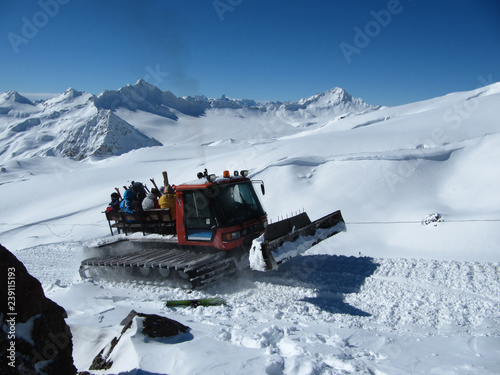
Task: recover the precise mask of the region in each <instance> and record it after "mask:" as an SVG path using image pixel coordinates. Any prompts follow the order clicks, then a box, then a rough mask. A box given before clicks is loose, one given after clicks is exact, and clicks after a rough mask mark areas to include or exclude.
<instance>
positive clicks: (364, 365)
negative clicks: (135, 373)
mask: <svg viewBox="0 0 500 375" xmlns="http://www.w3.org/2000/svg"><path fill="white" fill-rule="evenodd" d="M15 255H16V256H17V257H18V258H19V259H20V260H21V261H23V262H24V263H25V265H26V267H27V268H28V270H29V272H30V273H32V274H33V275H34V276H35V277H37V278H39V279H40V281H41V282H42V284H43V286H44V289H45V291H46V293H47V295H48V296H49V298H52V299H53V300H54V301H56V302H57V303H59V304H61V305H62V306H63V307H64V308H65V309H66V310H67V311H68V314H69V318H68V323H69V324H70V326H71V328H72V331H73V334H74V353H75V364H76V365H77V367H78V368H79V370H82V371H83V370H86V369H87V368H88V364H89V363H90V361H91V360H92V355H95V354H96V353H95V354H94V353H93V352H92V350H87V349H86V348H89V347H92V348H93V350H94V351H98V350H99V349H100V348H101V347H102V346H103V345H104V338H106V337H107V336H109V335H108V334H107V333H106V332H108V331H109V330H111V331H113V330H116V326H117V325H118V324H119V322H120V321H121V319H123V318H124V317H125V315H126V314H127V313H128V312H129V311H130V310H131V309H135V310H136V311H141V312H147V313H158V314H161V315H165V316H168V317H170V318H172V319H175V320H178V321H180V322H181V323H183V324H186V325H188V326H190V327H191V328H192V331H191V333H192V335H193V339H192V340H188V341H185V342H179V343H176V344H175V345H173V344H171V343H161V342H160V343H159V342H149V343H146V342H145V341H144V340H142V339H138V338H137V337H136V336H134V337H133V338H131V343H130V345H133V346H134V347H135V349H134V351H136V352H138V353H139V354H140V353H143V352H144V353H147V356H146V354H144V356H143V357H142V360H141V361H139V362H138V360H137V358H135V357H134V359H133V360H131V361H130V363H129V362H126V358H127V356H125V355H124V356H122V357H123V359H122V360H121V362H119V361H118V362H117V363H115V365H116V368H115V366H114V367H112V368H111V369H110V370H109V371H108V373H115V372H116V370H117V369H120V371H125V370H127V369H128V370H133V369H135V368H140V369H142V370H144V371H148V372H150V373H151V374H163V373H175V374H193V373H198V374H204V373H248V374H257V373H259V374H262V373H266V374H272V375H275V374H342V373H359V374H423V373H426V374H497V373H499V372H500V360H499V358H500V264H499V263H478V262H458V261H437V260H416V259H373V258H369V257H347V256H337V255H307V256H301V257H297V258H294V259H293V260H291V261H289V262H287V263H286V264H284V265H283V266H282V267H281V268H280V270H279V271H277V272H271V273H258V272H251V271H248V272H243V273H242V274H240V276H239V277H238V278H237V279H233V280H232V281H231V282H230V283H225V284H220V285H216V286H214V287H211V288H210V289H208V290H205V291H194V292H192V293H188V292H187V291H184V290H181V289H171V288H164V287H159V286H155V285H145V284H119V283H104V284H92V283H84V282H82V281H80V280H79V279H78V274H77V271H78V265H79V262H80V259H81V250H80V244H78V243H74V244H51V245H44V246H37V247H34V248H29V249H24V250H20V251H17V252H15ZM215 295H216V296H222V297H224V298H225V299H226V300H227V302H228V305H227V306H219V307H209V308H205V307H198V308H196V309H190V308H187V309H186V308H176V309H168V308H166V307H165V304H164V302H165V301H166V300H168V299H180V298H200V297H205V296H207V297H211V296H215ZM108 333H109V332H108ZM99 340H103V341H102V342H101V341H99ZM146 341H147V340H146ZM90 342H92V345H90ZM179 358H182V359H183V360H179ZM100 373H101V372H100ZM104 373H106V372H104Z"/></svg>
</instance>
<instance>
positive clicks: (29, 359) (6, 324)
mask: <svg viewBox="0 0 500 375" xmlns="http://www.w3.org/2000/svg"><path fill="white" fill-rule="evenodd" d="M0 270H1V272H0V274H1V275H2V278H1V279H0V296H1V300H2V307H1V310H0V316H1V317H2V321H1V324H2V329H0V348H1V352H2V360H1V361H0V373H2V374H4V375H8V374H67V375H69V374H76V368H75V366H74V365H73V357H72V350H73V344H72V335H71V332H70V329H69V327H68V325H67V324H66V322H65V320H64V319H65V318H67V315H66V311H65V310H64V309H63V308H62V307H61V306H59V305H57V304H56V303H55V302H53V301H51V300H50V299H48V298H46V297H45V294H44V292H43V289H42V285H41V284H40V282H39V281H38V280H37V279H35V278H34V277H33V276H31V275H30V274H29V273H28V271H27V270H26V268H25V266H24V265H23V263H21V262H20V261H19V260H18V259H17V258H16V257H15V256H14V255H13V254H12V253H11V252H9V251H8V250H7V249H5V248H4V247H3V246H1V245H0ZM3 301H6V302H7V303H4V302H3ZM6 353H8V355H6ZM5 359H7V360H5Z"/></svg>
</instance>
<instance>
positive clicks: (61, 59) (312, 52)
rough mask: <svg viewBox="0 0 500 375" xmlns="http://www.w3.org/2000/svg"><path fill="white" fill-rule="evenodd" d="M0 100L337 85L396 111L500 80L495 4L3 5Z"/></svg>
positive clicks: (281, 92)
mask: <svg viewBox="0 0 500 375" xmlns="http://www.w3.org/2000/svg"><path fill="white" fill-rule="evenodd" d="M1 7H2V9H1V12H0V51H1V53H0V64H1V65H0V66H1V69H0V92H4V91H8V90H16V91H18V92H22V93H34V92H42V93H60V92H63V91H64V90H66V89H67V88H68V87H73V88H75V89H77V90H81V91H87V92H90V93H93V94H98V93H100V92H101V91H103V90H105V89H113V90H116V89H118V88H120V87H122V86H124V85H126V84H129V83H130V84H133V83H135V82H136V81H137V80H138V79H140V78H144V79H146V80H147V81H148V82H150V83H152V84H154V85H156V86H158V87H159V88H160V89H162V90H170V91H172V92H173V93H174V94H175V95H177V96H184V95H206V96H208V97H220V96H221V95H223V94H225V95H227V96H229V97H234V98H249V99H256V100H281V101H285V100H298V99H300V98H304V97H308V96H311V95H314V94H316V93H319V92H323V91H326V90H328V89H330V88H333V87H336V86H339V87H342V88H344V89H346V90H347V91H348V92H350V93H351V94H352V95H354V96H355V97H361V98H363V99H364V100H365V101H366V102H368V103H370V104H381V105H398V104H405V103H410V102H414V101H418V100H423V99H429V98H432V97H436V96H440V95H444V94H447V93H450V92H455V91H464V90H471V89H475V88H477V87H479V86H482V85H484V84H486V83H487V82H490V83H493V82H498V81H500V22H499V20H500V2H498V1H497V0H491V1H486V0H468V1H464V0H440V1H435V0H413V1H412V0H385V1H360V0H338V1H327V0H325V1H319V0H311V1H298V0H288V1H263V0H203V1H202V0H196V1H195V0H182V1H181V0H179V1H177V0H175V1H168V0H164V1H125V0H123V1H117V0H102V1H96V0H85V1H83V0H39V1H38V0H37V1H34V0H33V1H23V0H19V1H8V2H3V3H2V5H1Z"/></svg>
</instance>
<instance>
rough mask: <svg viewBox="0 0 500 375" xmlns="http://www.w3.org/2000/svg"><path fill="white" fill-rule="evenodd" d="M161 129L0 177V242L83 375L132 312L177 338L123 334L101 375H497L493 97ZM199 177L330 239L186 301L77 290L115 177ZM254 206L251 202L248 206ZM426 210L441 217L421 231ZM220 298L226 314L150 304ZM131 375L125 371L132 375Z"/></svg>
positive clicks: (128, 287)
mask: <svg viewBox="0 0 500 375" xmlns="http://www.w3.org/2000/svg"><path fill="white" fill-rule="evenodd" d="M172 112H173V113H174V114H175V115H176V116H177V117H178V120H177V121H174V120H171V119H165V118H164V117H160V116H157V115H153V114H151V113H146V112H141V111H135V112H133V111H131V110H129V109H123V108H122V109H118V110H117V111H116V114H117V115H118V116H119V117H120V118H122V119H124V120H125V121H126V122H127V123H129V124H131V125H133V126H134V127H135V128H136V129H137V130H139V131H140V132H142V133H144V134H145V135H147V136H148V137H151V138H152V137H154V138H155V139H157V140H158V141H160V142H161V143H162V144H163V145H164V146H162V147H150V148H141V149H138V150H134V151H130V152H128V153H126V154H123V155H120V156H114V157H109V158H91V159H86V160H83V161H79V162H77V161H73V160H70V159H63V158H60V157H47V156H45V157H41V156H35V157H30V158H27V157H13V158H10V159H5V158H4V159H2V162H1V165H0V167H2V172H0V196H2V210H1V212H0V224H1V226H0V230H1V232H0V241H1V243H2V244H3V245H4V246H6V247H7V248H8V249H10V250H11V251H13V252H14V253H15V255H16V256H18V257H19V259H20V260H21V261H23V262H24V263H25V264H26V266H27V268H28V270H29V271H30V272H31V273H32V274H33V275H34V276H35V277H37V278H39V279H40V280H41V281H42V283H43V286H44V290H45V291H46V293H47V295H48V296H49V298H51V299H53V300H54V301H56V302H57V303H59V304H60V305H61V306H63V307H64V308H65V309H66V310H67V311H68V315H69V317H68V319H67V322H68V324H69V325H70V326H71V329H72V332H73V336H74V338H73V340H74V357H75V364H76V366H77V367H78V369H79V370H81V371H83V370H87V369H88V366H89V365H90V362H91V361H92V358H93V356H95V354H97V352H99V351H100V349H101V348H102V347H103V346H104V345H105V340H106V339H109V337H111V336H113V335H114V334H115V333H116V331H117V330H120V328H119V326H118V324H119V322H120V321H121V320H122V319H123V318H124V317H125V316H126V315H127V314H128V312H129V311H130V310H131V309H135V310H136V311H140V312H145V313H157V314H161V315H165V316H168V317H170V318H172V319H175V320H178V321H179V322H181V323H183V324H185V325H188V326H190V327H191V328H192V330H191V336H189V337H184V338H182V337H181V338H179V340H178V341H179V342H176V343H173V342H158V341H154V340H146V339H145V338H144V337H143V336H142V334H140V333H139V332H137V333H135V334H131V335H130V337H128V338H127V340H126V342H125V343H124V345H123V347H122V350H120V352H119V353H118V354H117V357H116V358H115V364H114V365H113V367H112V368H111V369H110V370H109V371H107V372H99V373H109V374H117V373H131V372H132V371H133V370H135V369H140V370H142V371H143V373H145V374H166V373H169V374H194V373H200V374H205V373H206V374H213V373H235V374H272V375H275V374H341V373H360V374H364V373H373V374H424V373H425V374H497V373H499V372H500V360H499V358H500V313H499V312H500V255H499V254H500V253H499V252H498V248H499V244H500V194H499V193H498V192H499V191H500V163H499V161H500V134H499V132H500V124H499V120H498V119H499V118H500V84H493V85H490V86H486V87H482V88H479V89H477V90H473V91H469V92H462V93H454V94H449V95H447V96H444V97H441V98H435V99H432V100H428V101H423V102H418V103H412V104H408V105H405V106H400V107H394V108H380V109H375V110H369V111H367V112H366V113H362V114H357V115H353V114H349V113H347V112H346V113H345V114H335V116H329V115H328V113H327V112H325V110H324V109H318V110H317V112H314V111H313V110H312V109H310V110H309V112H307V114H305V113H302V117H301V116H300V115H299V113H298V112H297V113H295V114H294V115H293V119H292V118H290V113H291V112H287V113H285V114H286V115H287V116H285V115H284V113H276V112H272V111H267V112H262V111H255V110H252V109H248V108H240V109H234V110H230V109H227V108H226V109H209V110H207V111H206V113H205V115H203V116H201V117H190V116H187V115H184V114H182V113H180V112H177V111H175V110H172ZM204 168H207V169H208V170H209V172H211V173H218V174H220V173H221V172H222V171H223V170H224V169H229V170H241V169H248V170H250V174H251V177H252V178H255V179H259V180H264V181H265V184H266V194H265V195H264V196H261V199H262V201H263V204H264V206H265V208H266V210H267V212H268V215H269V218H270V219H271V220H273V221H275V220H277V219H278V217H281V216H286V215H290V213H292V212H296V211H301V210H305V211H307V213H308V214H309V216H310V217H311V219H316V218H318V217H320V216H322V215H325V214H327V213H329V212H332V211H334V210H337V209H340V210H342V214H343V216H344V219H345V221H346V224H347V232H345V233H340V234H338V235H336V236H334V237H332V238H330V239H328V240H326V241H323V242H322V243H320V244H318V245H317V246H315V247H313V248H312V249H310V250H309V251H308V252H307V253H306V255H305V256H301V257H298V258H295V259H293V260H292V261H289V262H288V263H286V264H285V265H283V266H282V267H281V268H280V269H279V270H278V271H276V272H272V273H257V272H250V271H248V272H243V273H242V274H241V275H239V277H238V278H237V279H236V280H232V282H231V283H227V284H219V285H215V286H212V287H211V288H210V289H208V290H205V291H195V292H192V293H190V294H188V293H187V292H186V291H184V290H180V289H174V288H165V287H161V286H153V285H144V284H119V283H102V284H92V283H88V282H85V283H84V282H82V281H81V280H80V279H79V276H78V267H79V263H80V261H81V260H82V259H83V257H84V254H83V252H82V242H83V241H86V240H90V239H93V238H98V237H102V236H109V228H108V225H107V222H106V221H105V220H104V215H102V213H101V211H102V210H103V209H104V208H105V206H106V205H107V203H108V199H109V195H110V193H111V192H113V189H114V187H121V186H123V185H128V184H129V182H130V181H132V180H135V181H143V182H146V183H149V179H150V178H153V177H154V178H155V179H156V180H161V171H163V170H166V171H168V174H169V178H170V181H171V183H174V184H178V183H182V182H185V181H190V180H193V179H194V178H195V176H196V173H197V172H198V171H201V170H203V169H204ZM259 194H260V192H259ZM433 213H439V214H440V215H441V216H442V219H443V221H442V222H437V223H434V224H430V225H424V224H423V223H422V222H423V221H424V220H425V219H426V218H427V217H428V216H429V215H430V214H433ZM204 296H221V297H223V298H225V299H226V300H227V302H228V305H227V306H220V307H206V308H205V307H198V308H196V309H178V308H177V309H171V308H166V307H165V301H166V300H168V299H178V298H198V297H204ZM132 373H133V372H132Z"/></svg>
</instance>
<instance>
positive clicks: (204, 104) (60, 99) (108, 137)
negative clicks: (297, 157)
mask: <svg viewBox="0 0 500 375" xmlns="http://www.w3.org/2000/svg"><path fill="white" fill-rule="evenodd" d="M378 108H379V107H376V106H372V105H369V104H367V103H365V102H364V101H363V100H361V99H358V98H353V97H352V96H351V95H350V94H349V93H347V92H346V91H345V90H343V89H341V88H338V87H337V88H333V89H331V90H328V91H326V92H323V93H320V94H317V95H314V96H311V97H309V98H305V99H300V100H299V101H297V102H279V101H273V102H257V101H255V100H250V99H232V98H228V97H226V96H224V95H223V96H222V97H221V98H218V99H209V98H207V97H206V96H194V97H192V96H188V97H177V96H175V95H174V94H173V93H171V92H170V91H161V90H160V89H159V88H158V87H156V86H153V85H151V84H149V83H148V82H146V81H144V80H142V79H141V80H139V81H137V82H136V83H135V84H134V85H126V86H124V87H122V88H120V89H119V90H105V91H103V92H102V93H100V94H99V95H92V94H89V93H86V92H80V91H77V90H75V89H73V88H69V89H67V90H66V91H65V92H64V93H62V94H60V95H58V96H56V97H54V98H51V99H48V100H42V101H37V102H32V101H30V100H29V99H28V98H26V97H24V96H22V95H21V94H19V93H18V92H16V91H9V92H6V93H3V94H0V160H7V159H12V158H15V157H32V156H62V157H69V158H73V159H75V160H82V159H85V158H88V157H108V156H114V155H121V154H124V153H127V152H129V151H131V150H134V149H139V148H143V147H154V146H161V145H162V143H161V142H159V141H158V140H156V139H154V138H153V137H150V136H148V135H146V134H144V133H143V132H141V131H139V130H138V129H137V128H136V127H134V126H133V125H132V124H130V123H129V121H128V119H127V118H125V117H127V116H126V114H130V113H145V114H148V115H150V116H151V118H154V119H155V121H156V123H159V124H161V123H165V124H170V123H171V122H172V121H174V122H177V121H178V120H179V118H180V117H190V118H200V117H204V116H206V115H207V113H208V112H216V111H229V112H232V113H233V114H234V115H235V116H240V117H241V116H244V114H243V113H240V112H244V111H251V112H252V113H253V114H255V115H257V116H259V115H261V116H271V117H276V119H279V120H280V121H284V122H285V123H288V124H290V125H292V126H295V125H297V124H304V123H311V121H313V122H314V119H316V120H318V119H320V118H321V119H327V120H331V119H333V118H335V117H339V116H347V115H352V114H358V113H364V112H367V111H373V110H377V109H378ZM238 113H239V114H238ZM162 119H163V120H162Z"/></svg>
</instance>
